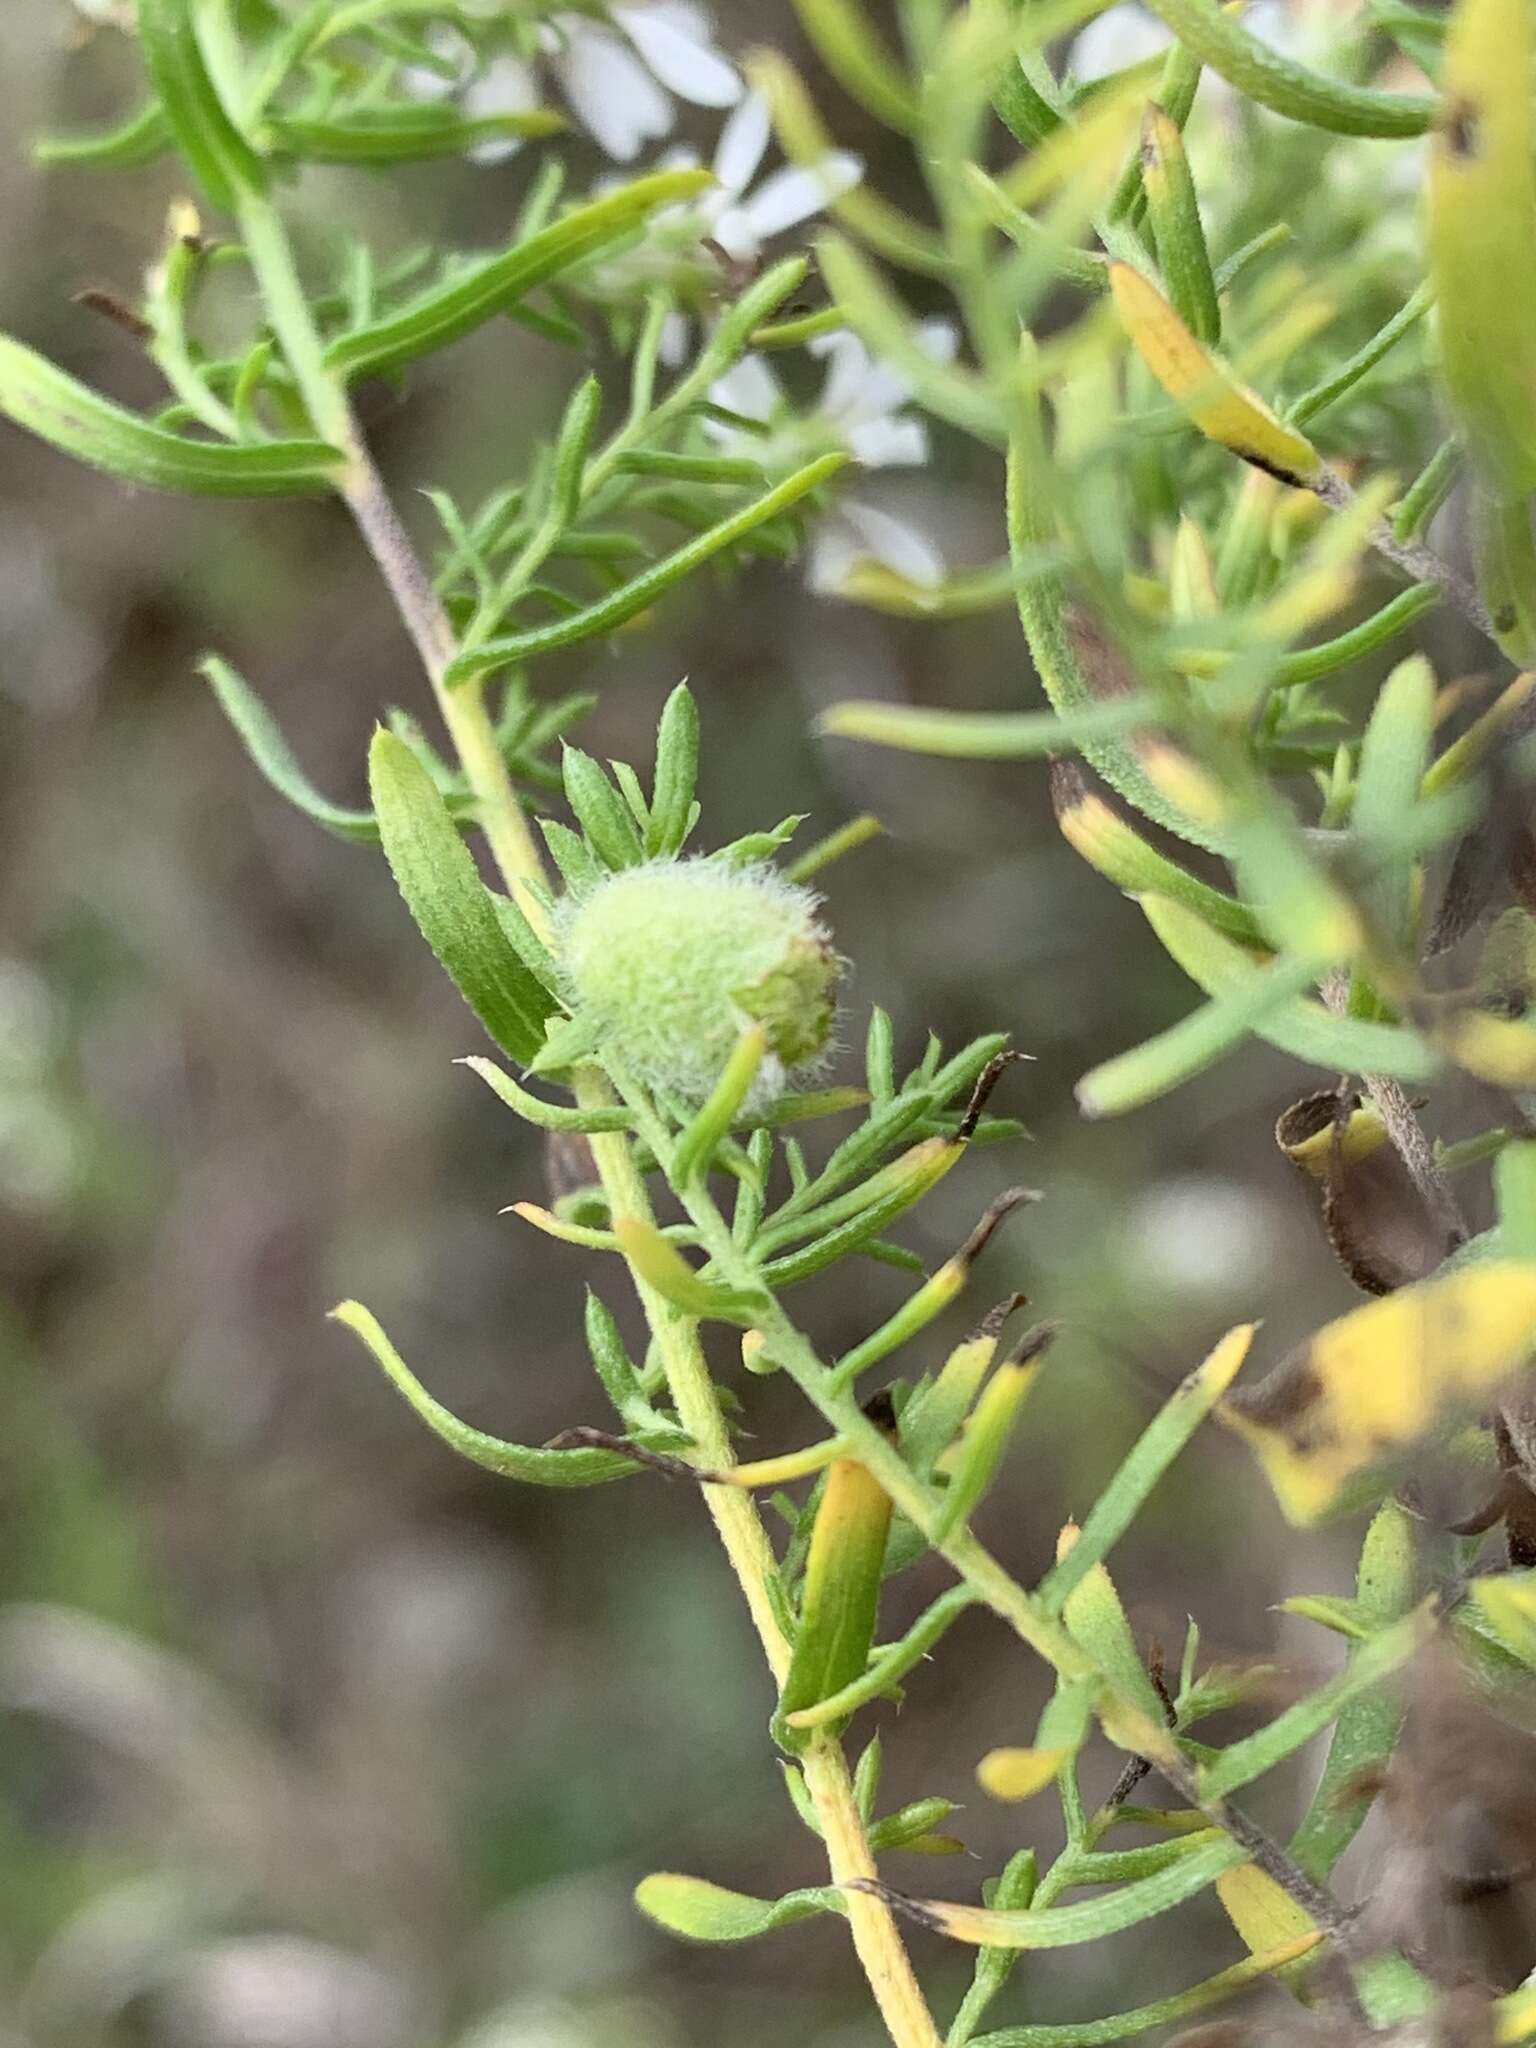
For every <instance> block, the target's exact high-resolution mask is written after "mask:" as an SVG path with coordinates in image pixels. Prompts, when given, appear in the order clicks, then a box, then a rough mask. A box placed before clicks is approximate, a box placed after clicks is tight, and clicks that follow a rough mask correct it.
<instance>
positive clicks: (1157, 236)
mask: <svg viewBox="0 0 1536 2048" xmlns="http://www.w3.org/2000/svg"><path fill="white" fill-rule="evenodd" d="M1141 161H1142V188H1143V190H1144V191H1145V193H1146V196H1147V218H1148V220H1149V221H1150V223H1151V226H1152V239H1153V242H1154V243H1155V245H1156V248H1157V260H1158V262H1159V264H1160V265H1161V266H1162V272H1163V276H1164V278H1165V279H1166V280H1167V284H1168V291H1169V295H1170V297H1171V298H1172V300H1173V303H1174V305H1175V306H1176V307H1177V308H1178V311H1179V312H1180V314H1181V315H1182V316H1183V318H1184V320H1185V321H1186V322H1187V324H1188V326H1189V329H1190V331H1191V333H1192V334H1193V335H1194V336H1195V338H1196V340H1198V341H1202V342H1207V343H1209V344H1211V345H1212V346H1213V347H1214V345H1215V344H1216V343H1217V342H1218V341H1220V339H1221V306H1220V303H1219V301H1218V300H1217V297H1216V280H1215V278H1214V277H1213V276H1212V275H1211V257H1210V251H1209V250H1208V249H1207V248H1206V246H1205V230H1204V228H1203V227H1202V226H1201V224H1200V207H1199V204H1198V202H1197V200H1196V198H1195V184H1194V179H1193V178H1192V177H1191V175H1190V169H1189V159H1188V157H1187V156H1186V155H1185V154H1184V137H1183V136H1182V134H1181V133H1180V132H1179V126H1178V123H1177V122H1176V121H1174V120H1172V119H1170V117H1169V116H1168V114H1166V113H1165V112H1164V110H1163V109H1162V108H1161V107H1159V106H1156V105H1154V106H1151V107H1149V108H1148V109H1147V115H1146V121H1145V125H1144V127H1143V130H1142V151H1141Z"/></svg>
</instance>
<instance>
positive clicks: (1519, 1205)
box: [1493, 1138, 1536, 1259]
mask: <svg viewBox="0 0 1536 2048" xmlns="http://www.w3.org/2000/svg"><path fill="white" fill-rule="evenodd" d="M1493 1185H1494V1191H1495V1193H1496V1194H1497V1196H1498V1204H1499V1240H1500V1244H1501V1246H1502V1249H1503V1255H1504V1257H1505V1258H1507V1259H1536V1141H1533V1140H1531V1139H1529V1138H1522V1139H1516V1140H1512V1141H1511V1142H1510V1143H1509V1144H1508V1145H1506V1146H1505V1147H1504V1149H1503V1151H1502V1152H1501V1153H1500V1154H1499V1156H1498V1158H1497V1160H1495V1162H1494V1168H1493Z"/></svg>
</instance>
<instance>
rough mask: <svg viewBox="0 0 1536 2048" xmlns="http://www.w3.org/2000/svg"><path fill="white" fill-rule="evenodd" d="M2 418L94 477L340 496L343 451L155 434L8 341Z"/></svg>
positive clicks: (1, 348) (0, 374)
mask: <svg viewBox="0 0 1536 2048" xmlns="http://www.w3.org/2000/svg"><path fill="white" fill-rule="evenodd" d="M0 413H3V414H4V415H5V417H6V418H7V419H9V420H13V421H14V422H15V424H16V425H17V426H18V427H25V428H26V430H27V432H28V433H30V434H36V435H37V436H38V438H39V440H43V441H47V442H48V443H49V444H50V446H52V447H54V448H58V449H60V450H62V451H63V453H64V454H66V455H73V456H74V457H75V459H76V460H77V461H79V462H85V463H89V464H90V466H91V467H92V468H93V469H104V470H106V471H107V472H108V473H109V474H110V475H112V476H118V477H122V478H123V479H124V480H125V481H126V482H128V483H133V484H147V485H148V486H150V487H151V488H152V489H154V490H159V491H188V492H191V493H193V494H195V495H197V496H201V497H212V498H264V497H287V496H293V495H296V494H299V493H304V492H311V491H327V490H330V489H332V488H333V487H334V486H335V484H336V483H337V481H338V479H339V478H340V475H341V470H342V463H343V458H342V456H341V453H340V451H339V450H337V449H335V448H332V447H329V446H328V445H327V444H326V443H325V442H324V441H300V440H293V441H247V442H242V443H241V444H240V445H239V446H235V445H233V444H228V443H225V442H222V441H190V440H186V439H184V438H183V437H182V436H181V435H180V434H172V433H167V432H166V431H165V429H164V428H163V427H153V426H151V425H150V424H149V422H148V421H147V420H142V419H140V418H139V417H138V415H137V414H136V413H131V412H129V411H127V410H126V409H125V408H124V407H123V406H120V405H115V404H114V403H113V402H112V400H111V399H109V398H103V397H102V396H101V395H100V393H99V392H95V391H92V390H90V389H89V387H88V386H86V385H84V384H82V383H80V382H79V381H78V379H76V378H74V377H71V376H70V375H69V373H68V371H67V370H61V369H60V368H59V367H58V365H57V364H56V363H51V362H49V360H48V358H47V357H46V356H41V355H39V354H38V353H37V351H36V350H35V349H31V348H28V347H27V346H26V344H25V343H24V342H20V341H16V340H14V339H13V338H12V337H11V336H10V335H4V334H0Z"/></svg>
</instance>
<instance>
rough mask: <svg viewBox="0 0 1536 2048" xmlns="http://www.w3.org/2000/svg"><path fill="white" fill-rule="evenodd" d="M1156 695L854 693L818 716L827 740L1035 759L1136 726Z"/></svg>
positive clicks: (1145, 719) (954, 755) (1149, 714)
mask: <svg viewBox="0 0 1536 2048" xmlns="http://www.w3.org/2000/svg"><path fill="white" fill-rule="evenodd" d="M1157 715H1158V713H1157V707H1156V705H1154V704H1153V703H1152V701H1151V699H1150V698H1144V697H1128V698H1123V699H1121V700H1119V701H1118V702H1116V703H1113V704H1099V705H1094V706H1092V707H1091V708H1089V709H1086V710H1082V711H1069V712H1064V713H1059V714H1058V713H1056V712H1053V711H940V710H936V709H930V708H928V707H926V706H923V705H917V704H882V703H880V702H878V701H874V700H870V701H864V700H860V699H857V698H855V699H851V700H850V701H849V702H847V703H844V704H834V705H832V707H831V708H830V709H829V710H827V711H824V712H823V713H822V714H821V717H820V718H819V720H818V721H817V729H818V731H820V732H821V733H822V734H824V735H825V736H826V737H827V738H828V739H840V740H866V741H868V742H870V743H871V744H872V745H874V746H877V747H899V748H901V749H902V750H903V751H905V752H907V753H912V754H940V755H945V756H948V757H949V758H950V759H952V760H960V761H1033V760H1039V759H1040V757H1041V756H1042V755H1043V754H1054V753H1059V752H1060V751H1061V750H1062V749H1063V748H1066V747H1071V746H1074V745H1076V744H1078V743H1080V742H1082V741H1085V740H1096V739H1100V738H1102V737H1104V736H1106V735H1108V734H1111V733H1122V732H1132V731H1134V730H1135V729H1136V727H1137V726H1145V725H1148V724H1149V723H1151V722H1153V721H1154V720H1155V719H1156V717H1157Z"/></svg>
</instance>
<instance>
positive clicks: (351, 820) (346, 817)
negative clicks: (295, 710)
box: [198, 654, 379, 842]
mask: <svg viewBox="0 0 1536 2048" xmlns="http://www.w3.org/2000/svg"><path fill="white" fill-rule="evenodd" d="M198 672H199V673H200V674H201V675H203V676H204V677H206V678H207V681H208V683H209V684H210V685H211V687H212V690H213V694H214V695H215V696H216V697H217V698H218V700H219V703H220V705H221V706H222V708H223V711H224V714H225V716H226V717H227V718H228V720H229V722H230V724H231V725H232V726H233V727H234V728H235V731H236V732H237V733H238V734H239V735H240V738H241V740H242V741H243V742H244V743H245V750H246V752H247V753H248V754H249V755H250V757H251V759H252V760H253V761H254V762H255V764H256V766H257V767H258V768H259V769H260V770H261V772H262V774H263V775H264V776H265V777H266V779H267V781H268V782H270V783H271V785H272V787H273V788H274V789H275V790H276V791H277V792H278V794H279V795H280V796H285V797H287V799H288V801H289V803H291V804H293V805H294V806H295V808H296V809H298V810H301V811H303V813H304V814H305V816H306V817H309V818H313V819H314V821H315V823H316V824H317V825H321V826H323V827H324V828H325V830H326V831H327V832H334V833H335V835H336V837H337V838H338V839H351V840H362V841H366V842H376V841H377V839H378V837H379V822H378V820H377V818H375V817H374V815H373V813H372V811H351V810H345V809H343V808H342V806H341V805H339V804H333V803H331V802H330V800H329V799H328V798H326V797H323V796H322V795H321V794H320V792H319V790H317V789H316V788H315V786H314V784H313V783H312V782H311V781H310V780H309V778H308V777H307V776H306V775H305V773H304V771H303V769H302V768H300V766H299V764H298V762H297V761H296V760H295V759H294V757H293V753H292V751H291V749H290V748H289V745H288V742H287V740H286V739H285V738H284V737H283V732H282V728H281V727H280V726H279V725H278V723H277V720H276V719H275V718H274V717H273V716H272V714H271V712H270V711H268V709H267V707H266V706H265V704H263V703H262V701H261V699H260V698H259V697H258V696H257V695H256V693H255V691H254V690H252V688H251V686H250V685H249V683H247V682H246V681H245V679H244V677H243V676H241V675H239V674H237V672H236V671H235V670H234V669H233V668H231V667H230V665H229V663H228V662H227V661H224V660H222V659H221V658H220V657H219V656H218V655H217V654H207V655H204V657H203V659H202V660H201V661H200V662H199V663H198Z"/></svg>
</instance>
